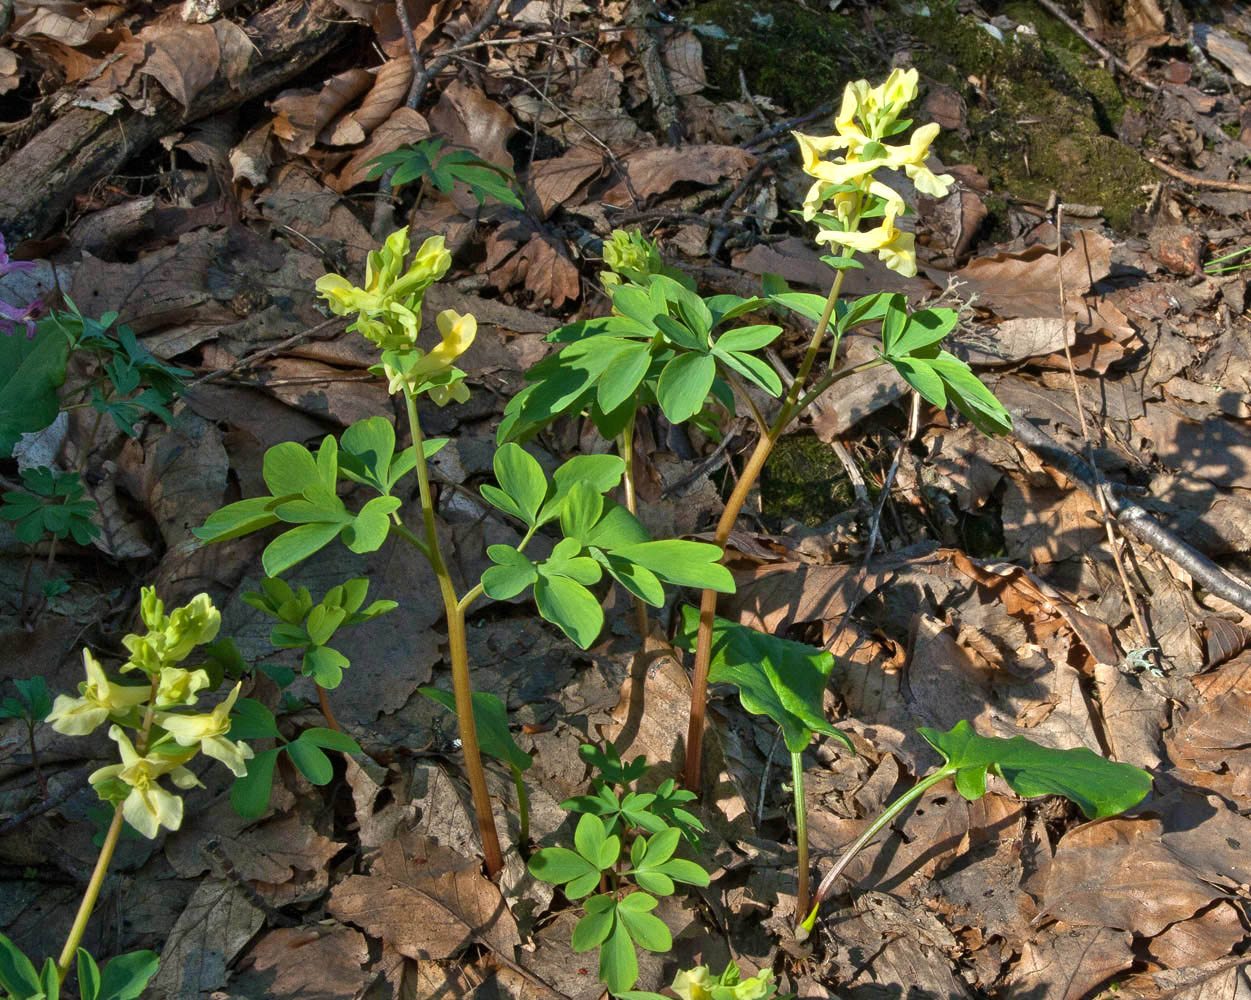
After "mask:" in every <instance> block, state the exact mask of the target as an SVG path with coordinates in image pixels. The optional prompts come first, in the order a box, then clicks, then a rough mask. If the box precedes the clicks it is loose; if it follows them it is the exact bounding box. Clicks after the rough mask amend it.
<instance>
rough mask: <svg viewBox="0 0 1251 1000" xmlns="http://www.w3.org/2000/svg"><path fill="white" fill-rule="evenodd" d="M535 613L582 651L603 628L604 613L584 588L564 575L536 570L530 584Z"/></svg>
mask: <svg viewBox="0 0 1251 1000" xmlns="http://www.w3.org/2000/svg"><path fill="white" fill-rule="evenodd" d="M534 603H535V605H536V606H537V607H538V609H539V614H540V615H542V616H543V617H544V618H545V619H546V620H547V621H549V622H551V623H552V624H553V625H556V626H558V627H559V628H560V630H561V631H562V632H564V633H565V635H567V636H569V638H570V639H572V640H573V641H574V642H576V643H577V644H578V646H580V647H581V648H582V649H589V648H590V645H591V643H593V642H594V641H595V639H596V638H597V637H598V636H599V633H600V630H601V629H603V627H604V610H603V608H601V607H600V605H599V601H598V600H597V599H596V597H595V595H594V594H592V593H591V592H590V591H589V590H587V589H586V587H584V586H582V584H580V583H576V582H574V581H573V580H571V579H569V578H568V577H564V576H547V575H545V574H544V573H543V571H542V567H539V578H538V580H536V581H535V584H534Z"/></svg>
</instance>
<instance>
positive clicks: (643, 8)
mask: <svg viewBox="0 0 1251 1000" xmlns="http://www.w3.org/2000/svg"><path fill="white" fill-rule="evenodd" d="M655 9H656V3H655V0H632V2H631V3H630V6H629V7H628V8H627V9H626V14H625V22H626V24H628V25H630V26H631V27H632V28H634V37H635V45H636V46H637V51H638V57H639V62H640V63H642V65H643V76H644V77H645V78H646V80H647V93H648V95H649V96H650V97H651V99H652V110H653V112H654V113H655V115H656V124H657V125H659V126H660V127H661V128H662V129H664V132H665V138H666V139H668V141H669V145H671V146H677V145H680V144H681V142H682V125H681V123H680V122H679V121H678V111H677V107H678V98H677V95H676V94H675V93H674V92H673V83H672V82H671V81H670V79H669V71H668V70H667V69H666V68H665V61H664V58H663V57H662V56H661V52H660V41H659V39H658V38H657V37H656V33H655V30H654V29H653V27H652V25H651V23H650V22H651V18H650V16H649V15H651V14H652V13H653V12H654V11H655Z"/></svg>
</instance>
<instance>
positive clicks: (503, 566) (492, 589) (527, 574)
mask: <svg viewBox="0 0 1251 1000" xmlns="http://www.w3.org/2000/svg"><path fill="white" fill-rule="evenodd" d="M487 556H488V557H489V558H490V560H491V561H492V562H493V563H495V564H496V565H494V566H491V567H489V568H488V569H487V570H486V571H485V572H483V574H482V589H483V591H484V592H485V593H486V595H487V597H489V598H491V599H492V600H495V601H507V600H509V599H510V598H513V597H516V596H517V595H518V594H520V593H522V592H523V591H524V590H525V589H526V588H527V587H530V586H533V584H534V582H535V581H536V580H537V579H538V578H539V572H538V570H537V569H535V567H534V563H533V562H531V561H530V557H529V556H527V555H526V554H525V553H524V552H518V551H517V550H516V549H515V548H513V547H512V546H511V545H491V546H488V547H487Z"/></svg>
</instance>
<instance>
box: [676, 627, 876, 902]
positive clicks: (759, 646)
mask: <svg viewBox="0 0 1251 1000" xmlns="http://www.w3.org/2000/svg"><path fill="white" fill-rule="evenodd" d="M698 630H699V611H698V609H696V608H692V607H690V606H689V605H688V606H684V607H683V608H682V627H681V629H680V630H679V632H678V634H677V636H676V637H675V640H674V641H675V643H676V644H677V645H678V646H681V647H682V648H684V649H688V650H689V649H692V648H694V646H695V642H696V637H697V634H698ZM833 667H834V657H833V656H832V655H830V654H829V653H827V652H825V651H824V650H821V649H814V648H813V647H812V646H808V645H805V644H804V643H802V642H792V641H791V640H789V639H781V638H778V637H777V636H774V635H769V634H767V633H765V632H757V631H756V630H755V629H752V628H748V627H747V626H745V625H739V624H737V623H735V622H731V621H727V620H726V619H724V618H718V619H716V621H715V622H714V623H713V633H712V657H711V660H710V663H709V671H708V681H709V683H711V684H731V685H733V686H734V687H735V688H737V689H738V697H739V701H740V702H741V703H742V705H743V708H745V709H746V710H747V711H749V712H751V713H752V714H753V715H764V716H766V717H768V718H769V719H772V720H773V721H774V722H775V723H776V724H777V725H778V726H779V727H780V728H781V731H782V741H783V742H784V743H785V744H786V749H787V751H789V753H790V755H791V794H792V796H793V798H794V803H795V841H796V846H797V848H798V853H799V865H798V876H799V879H798V881H799V887H798V896H797V904H796V911H797V912H799V913H804V912H806V911H807V909H808V877H809V870H808V810H807V803H806V802H805V800H804V763H803V753H804V750H805V749H806V748H807V746H808V744H809V743H811V742H812V740H813V738H814V737H815V736H816V735H817V734H818V733H821V734H822V735H825V736H831V737H833V738H834V739H836V740H838V741H839V742H841V743H842V744H843V745H844V746H845V747H846V748H847V749H848V750H851V751H852V752H853V753H854V752H855V748H854V747H853V746H852V743H851V740H850V739H849V738H848V737H847V735H846V734H845V733H843V732H842V731H840V730H838V729H836V728H835V727H834V726H832V725H831V724H830V723H829V721H828V720H827V719H826V718H825V710H824V706H823V704H822V701H823V698H824V695H825V686H826V682H827V681H828V680H829V676H830V671H831V670H832V669H833Z"/></svg>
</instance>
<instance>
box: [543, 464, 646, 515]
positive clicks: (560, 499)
mask: <svg viewBox="0 0 1251 1000" xmlns="http://www.w3.org/2000/svg"><path fill="white" fill-rule="evenodd" d="M624 473H625V462H624V461H622V460H621V459H620V458H619V457H618V456H616V455H575V456H574V457H573V458H571V459H569V461H567V462H565V463H564V464H563V465H561V466H560V468H558V469H557V470H556V471H555V472H554V473H552V484H553V486H554V487H555V489H554V490H553V491H552V493H551V495H550V496H549V497H548V498H547V499H546V500H545V501H544V502H543V506H542V508H541V509H540V510H539V514H538V523H539V524H546V523H547V522H548V521H550V520H552V519H553V518H556V517H559V516H560V509H561V507H563V506H564V503H565V498H566V497H567V496H568V495H569V491H570V490H571V489H573V487H574V486H575V485H576V484H577V483H585V484H586V485H587V486H589V487H590V488H591V489H593V490H595V491H596V492H597V493H607V492H608V491H609V490H611V489H613V488H615V487H616V485H617V484H618V483H619V482H621V476H622V475H623V474H624Z"/></svg>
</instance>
